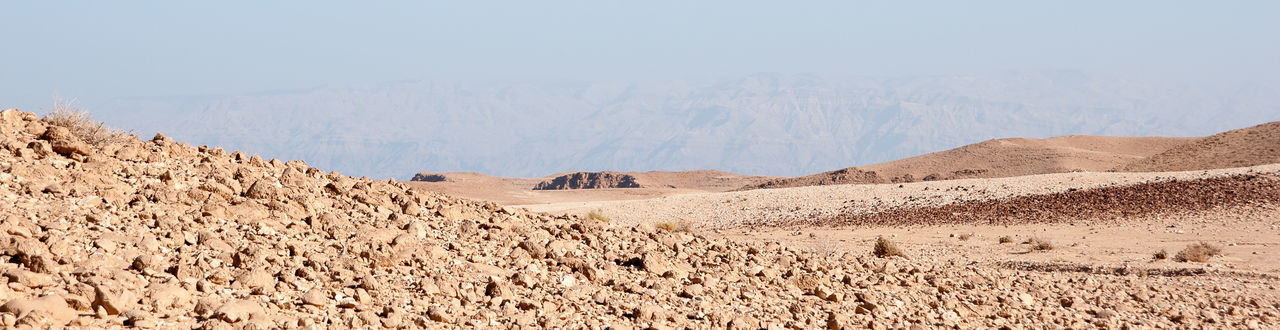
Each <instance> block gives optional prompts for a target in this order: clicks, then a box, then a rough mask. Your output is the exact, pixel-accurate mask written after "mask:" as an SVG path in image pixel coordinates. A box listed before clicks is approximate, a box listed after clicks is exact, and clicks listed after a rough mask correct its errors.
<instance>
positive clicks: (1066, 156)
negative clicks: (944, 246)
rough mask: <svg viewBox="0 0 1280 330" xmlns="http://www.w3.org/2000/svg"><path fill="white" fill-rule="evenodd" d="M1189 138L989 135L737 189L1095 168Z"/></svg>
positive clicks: (1139, 156) (1102, 168) (1152, 152)
mask: <svg viewBox="0 0 1280 330" xmlns="http://www.w3.org/2000/svg"><path fill="white" fill-rule="evenodd" d="M1194 139H1195V138H1171V137H1110V136H1088V135H1069V136H1059V137H1053V138H1048V139H1029V138H1006V139H995V140H989V141H984V142H981V143H975V144H970V145H966V146H963V147H959V148H955V149H951V150H946V151H940V152H935V153H930V154H925V155H920V156H915V157H911V158H905V159H900V160H895V161H889V162H884V163H879V164H872V165H867V166H860V167H850V168H845V169H840V170H836V171H831V172H826V173H819V174H813V175H807V176H801V177H795V178H783V179H776V180H772V181H768V182H765V183H762V184H757V185H754V186H749V187H744V188H743V189H759V188H782V187H800V186H813V185H829V184H861V183H902V182H915V181H934V180H951V179H967V178H1003V177H1014V176H1023V175H1033V174H1047V173H1064V172H1075V171H1086V172H1101V171H1106V170H1110V169H1112V168H1115V167H1116V166H1120V165H1122V164H1127V163H1130V162H1133V161H1136V160H1139V159H1142V158H1144V157H1148V156H1151V155H1155V154H1157V153H1160V152H1162V151H1164V150H1167V149H1169V148H1172V147H1175V146H1178V145H1182V144H1184V143H1188V142H1190V141H1193V140H1194Z"/></svg>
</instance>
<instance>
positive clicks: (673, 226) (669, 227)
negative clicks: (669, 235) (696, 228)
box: [655, 221, 692, 232]
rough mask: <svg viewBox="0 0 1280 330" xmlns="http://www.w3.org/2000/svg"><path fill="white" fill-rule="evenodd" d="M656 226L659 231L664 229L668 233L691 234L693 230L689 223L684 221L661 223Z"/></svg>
mask: <svg viewBox="0 0 1280 330" xmlns="http://www.w3.org/2000/svg"><path fill="white" fill-rule="evenodd" d="M655 226H656V227H658V229H662V230H665V231H668V232H689V231H690V230H691V229H692V228H691V226H690V225H689V223H688V222H684V221H678V222H659V223H658V224H657V225H655Z"/></svg>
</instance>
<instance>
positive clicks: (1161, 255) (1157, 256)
mask: <svg viewBox="0 0 1280 330" xmlns="http://www.w3.org/2000/svg"><path fill="white" fill-rule="evenodd" d="M1168 258H1169V252H1168V251H1165V250H1160V251H1156V253H1155V254H1152V255H1151V260H1164V259H1168Z"/></svg>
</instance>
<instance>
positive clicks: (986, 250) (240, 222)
mask: <svg viewBox="0 0 1280 330" xmlns="http://www.w3.org/2000/svg"><path fill="white" fill-rule="evenodd" d="M1276 127H1277V125H1276V124H1275V123H1271V124H1265V125H1261V126H1256V127H1250V128H1246V129H1242V130H1237V131H1231V132H1226V133H1223V134H1219V135H1214V136H1210V137H1205V138H1105V137H1065V138H1054V139H1047V140H1023V139H1013V140H1009V139H1005V140H996V141H992V142H986V143H980V144H977V145H974V146H967V147H962V148H960V149H956V150H951V151H944V152H940V153H937V154H931V155H925V156H921V157H916V158H909V159H905V160H902V161H896V162H890V163H886V164H878V165H873V166H866V167H859V168H857V170H858V171H860V173H862V175H861V177H863V178H873V179H876V182H846V181H841V180H835V179H832V180H826V179H824V180H816V181H812V180H808V179H803V178H802V179H801V180H797V179H794V178H774V177H755V176H744V175H736V174H730V173H725V172H718V171H689V172H635V173H631V172H600V173H583V172H571V173H562V174H557V175H552V176H548V177H546V178H527V179H508V178H500V177H491V176H485V175H482V174H477V173H423V174H420V175H418V176H416V179H418V180H420V181H413V182H398V181H395V180H377V181H375V180H369V179H365V178H353V177H349V176H345V175H342V174H340V173H337V172H331V171H325V170H324V169H317V168H314V167H311V166H309V165H307V164H306V163H305V162H303V161H300V160H292V161H281V160H277V159H272V158H269V157H262V156H257V155H248V154H245V153H242V152H236V151H227V150H223V149H222V148H219V147H216V146H191V145H188V144H185V143H182V142H179V141H174V140H172V139H170V138H168V137H166V136H164V135H163V134H156V135H155V136H154V137H152V138H150V139H146V140H143V139H139V138H138V137H136V136H133V135H128V134H123V133H120V132H116V131H114V130H112V129H110V128H106V127H103V126H102V125H101V124H100V123H96V122H93V121H92V120H91V119H90V118H89V117H88V116H87V115H86V114H84V113H79V112H66V111H61V112H60V111H55V112H53V113H50V114H47V115H45V116H43V117H41V116H40V115H37V114H35V113H31V112H23V111H20V110H5V111H3V112H0V136H3V137H4V141H3V143H2V145H3V150H2V151H0V166H3V173H0V192H2V193H3V195H2V196H0V202H3V203H4V207H3V208H0V210H2V211H3V212H4V214H3V215H0V219H3V220H2V222H0V224H2V225H3V229H4V230H3V231H0V233H2V234H0V235H3V238H2V239H0V253H3V254H4V255H5V256H6V257H7V258H6V259H5V260H7V261H8V262H5V263H0V273H2V274H3V277H0V279H3V280H4V281H6V285H5V286H3V287H0V300H2V301H3V304H2V305H0V322H3V325H4V326H5V327H19V328H57V327H64V326H67V327H84V328H112V327H141V328H206V329H216V328H262V329H267V328H285V329H292V328H528V327H548V328H742V329H757V328H829V329H840V328H880V329H884V328H937V327H959V328H1088V327H1105V328H1133V327H1141V328H1174V327H1179V328H1255V329H1265V328H1274V327H1276V326H1277V325H1280V314H1278V312H1277V311H1278V308H1280V295H1278V294H1280V290H1278V289H1277V285H1278V284H1280V262H1277V260H1280V249H1277V246H1280V235H1277V234H1278V233H1280V217H1278V215H1280V208H1278V205H1280V185H1278V184H1277V183H1280V164H1276V163H1277V162H1280V159H1278V158H1277V156H1280V153H1277V152H1276V150H1277V145H1278V144H1280V143H1277V142H1280V139H1278V138H1277V137H1280V135H1277V129H1276ZM1259 145H1262V146H1261V147H1259ZM1242 147H1247V148H1248V149H1239V150H1249V151H1250V152H1247V153H1245V152H1235V151H1233V150H1237V149H1238V148H1242ZM992 155H997V156H992ZM931 157H937V158H940V159H939V160H934V159H930V158H931ZM965 157H977V158H980V159H984V160H986V161H985V162H968V163H964V162H961V161H960V160H963V159H965ZM993 157H1005V158H993ZM891 164H898V165H897V166H894V165H891ZM1009 164H1012V165H1009ZM1220 165H1230V166H1229V167H1227V168H1218V167H1223V166H1220ZM1130 166H1141V170H1143V171H1142V172H1129V171H1119V170H1116V169H1123V168H1130ZM1206 167H1213V168H1206ZM1109 170H1116V171H1109ZM848 172H849V171H845V173H848ZM935 172H936V173H940V176H942V174H941V173H952V174H955V173H957V172H965V173H970V174H965V175H970V176H971V177H946V176H943V177H934V178H931V179H929V180H924V179H923V177H921V178H920V179H915V180H906V179H904V178H905V177H907V175H910V176H911V177H912V178H915V177H920V176H921V174H923V173H929V174H932V173H935ZM824 175H825V174H824ZM924 176H925V177H927V176H929V175H927V174H926V175H924ZM828 177H830V176H828ZM893 178H898V179H897V180H896V181H897V182H894V181H895V180H894V179H893ZM886 180H887V181H886ZM768 182H787V184H785V185H781V186H785V187H781V188H772V189H751V188H756V187H761V185H762V184H766V183H768ZM796 183H803V184H796ZM766 186H767V184H766ZM622 187H630V188H622ZM768 187H772V186H768ZM535 188H538V189H537V190H535ZM633 192H634V193H633Z"/></svg>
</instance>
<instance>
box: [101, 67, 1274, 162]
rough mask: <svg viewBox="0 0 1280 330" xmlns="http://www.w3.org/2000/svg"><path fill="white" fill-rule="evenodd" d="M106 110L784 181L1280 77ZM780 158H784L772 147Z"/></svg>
mask: <svg viewBox="0 0 1280 330" xmlns="http://www.w3.org/2000/svg"><path fill="white" fill-rule="evenodd" d="M85 105H86V106H87V107H89V108H92V109H94V111H95V112H97V113H98V114H99V115H101V117H102V119H104V120H106V121H107V122H108V123H112V124H115V125H116V126H119V127H121V128H125V129H132V130H136V131H140V132H168V133H170V135H171V136H173V137H174V138H176V139H179V140H183V141H188V142H191V143H198V144H206V145H218V146H223V147H226V148H234V149H237V150H245V151H247V152H254V153H261V154H271V155H275V156H276V157H281V158H288V159H306V160H307V161H308V162H309V163H311V164H315V165H318V166H320V167H323V168H327V169H333V170H338V171H341V172H343V173H351V174H354V175H357V176H369V177H373V178H390V177H395V178H397V179H408V178H409V177H410V176H412V174H413V173H417V172H419V171H423V170H429V171H434V172H452V171H475V172H480V173H486V174H490V175H497V176H506V177H539V176H543V175H545V174H546V173H558V172H562V171H566V170H569V169H575V170H584V171H603V170H609V171H624V172H626V171H650V170H664V171H680V170H689V169H718V170H724V171H729V172H733V173H742V174H754V175H773V176H796V175H803V174H810V173H818V172H822V171H829V170H832V169H837V168H843V167H847V166H851V165H858V164H874V163H879V162H885V161H890V160H894V159H902V158H906V157H912V156H917V155H921V154H925V153H929V152H935V151H939V150H946V149H950V148H955V147H958V146H962V145H966V144H971V143H976V142H979V141H984V140H988V139H995V138H1004V137H1015V136H1016V137H1028V138H1045V137H1050V136H1059V135H1068V134H1089V135H1106V136H1205V135H1209V134H1213V133H1217V132H1222V131H1225V130H1228V129H1232V128H1237V127H1244V126H1247V125H1253V124H1256V123H1260V122H1267V121H1274V120H1280V118H1277V117H1276V114H1277V113H1280V85H1275V84H1271V85H1265V84H1262V85H1241V86H1236V85H1225V84H1208V83H1198V84H1175V83H1170V82H1164V81H1158V82H1153V81H1141V80H1133V79H1124V78H1119V77H1109V76H1104V75H1093V74H1085V73H1080V72H1018V73H1008V74H989V75H976V76H935V77H914V78H902V79H882V78H872V77H843V76H815V75H786V74H758V75H751V76H745V77H733V78H728V79H719V80H708V81H656V82H635V83H612V82H574V83H499V82H493V83H480V82H454V81H420V82H402V83H394V84H382V85H373V86H359V87H332V88H318V89H312V90H301V91H288V92H273V93H256V94H244V95H227V96H200V97H166V98H160V97H154V98H130V99H119V100H115V101H114V102H94V103H85ZM779 155H786V156H785V157H780V156H779Z"/></svg>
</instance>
